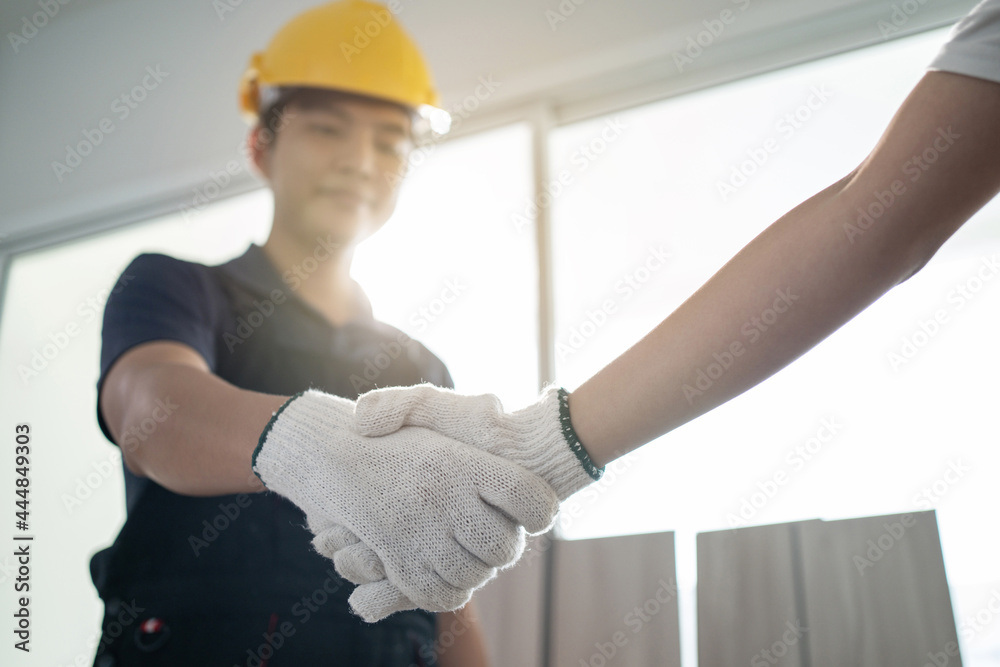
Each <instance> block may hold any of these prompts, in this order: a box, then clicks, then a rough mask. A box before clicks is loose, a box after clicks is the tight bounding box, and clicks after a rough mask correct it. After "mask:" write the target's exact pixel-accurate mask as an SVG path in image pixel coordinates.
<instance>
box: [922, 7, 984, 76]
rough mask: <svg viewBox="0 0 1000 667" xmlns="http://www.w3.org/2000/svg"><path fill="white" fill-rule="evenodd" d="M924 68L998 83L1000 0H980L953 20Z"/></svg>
mask: <svg viewBox="0 0 1000 667" xmlns="http://www.w3.org/2000/svg"><path fill="white" fill-rule="evenodd" d="M927 69H929V70H942V71H945V72H955V73H958V74H965V75H967V76H974V77H976V78H979V79H987V80H989V81H996V82H998V83H1000V0H983V1H982V2H980V3H979V4H978V5H976V6H975V7H973V8H972V11H971V12H969V13H968V14H967V15H966V16H965V17H964V18H963V19H962V20H961V21H959V22H958V23H956V24H955V26H954V27H953V28H952V29H951V32H949V33H948V39H947V41H946V42H945V43H944V45H942V47H941V50H940V51H938V53H937V55H936V56H934V59H933V60H932V61H931V63H930V65H928V66H927Z"/></svg>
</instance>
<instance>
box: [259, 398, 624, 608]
mask: <svg viewBox="0 0 1000 667" xmlns="http://www.w3.org/2000/svg"><path fill="white" fill-rule="evenodd" d="M252 465H253V470H254V472H255V473H256V474H257V476H258V477H259V478H260V479H261V481H262V482H263V483H264V484H265V485H266V486H267V488H268V489H270V490H272V491H274V492H276V493H279V494H281V495H282V496H284V497H286V498H288V499H289V500H290V501H292V502H293V503H295V504H296V505H297V506H298V507H299V508H300V509H302V511H303V512H305V515H306V521H307V524H308V526H309V530H310V531H312V533H313V534H314V535H315V537H314V539H313V546H314V547H315V548H316V550H317V551H318V552H319V553H321V554H323V555H324V556H326V557H328V558H330V559H332V560H333V562H334V566H335V567H336V569H337V572H338V573H339V574H340V575H341V576H342V577H344V578H345V579H347V580H348V581H350V582H351V583H354V584H357V585H358V587H357V588H356V589H355V590H354V592H353V593H352V594H351V597H350V604H351V608H352V609H353V610H354V612H355V613H357V614H358V615H359V616H361V617H362V618H363V619H364V620H365V621H367V622H369V623H373V622H375V621H378V620H381V619H382V618H385V617H386V616H388V615H390V614H392V613H394V612H397V611H403V610H406V609H416V608H422V609H427V610H429V611H439V612H440V611H451V610H454V609H458V608H459V607H462V606H463V605H465V603H466V602H468V601H469V599H470V598H471V597H472V593H473V591H474V590H476V589H477V588H480V587H481V586H483V585H484V584H486V583H487V582H488V581H490V580H491V579H492V578H493V577H495V576H496V574H497V571H498V570H499V569H503V568H506V567H510V566H511V565H513V564H514V563H515V562H517V560H518V558H520V557H521V554H522V553H523V551H524V546H525V535H526V534H538V533H543V532H545V531H547V530H548V529H549V528H551V527H552V524H553V522H554V521H555V517H556V514H557V512H558V511H559V503H560V502H561V501H562V500H565V499H566V498H568V497H569V496H570V495H572V494H573V493H575V492H576V491H578V490H580V489H582V488H583V487H585V486H587V485H589V484H590V483H591V482H593V481H595V480H597V479H600V477H601V475H602V473H603V472H604V469H603V468H598V467H597V466H595V465H594V463H593V462H592V461H591V460H590V457H589V456H588V454H587V452H586V451H585V450H584V449H583V447H582V445H581V444H580V442H579V440H578V439H577V437H576V435H575V433H574V431H573V427H572V425H571V423H570V420H569V402H568V397H567V393H566V391H565V390H564V389H561V388H558V387H555V386H550V387H547V388H546V389H545V390H544V391H543V392H542V394H541V397H540V398H539V400H538V401H537V402H536V403H534V404H533V405H530V406H528V407H526V408H524V409H523V410H518V411H516V412H512V413H505V412H504V411H503V406H502V405H501V404H500V401H499V399H497V397H496V396H493V395H490V394H486V395H481V396H463V395H460V394H456V393H455V392H453V391H451V390H448V389H441V388H439V387H436V386H433V385H429V384H422V385H416V386H413V387H391V388H387V389H378V390H375V391H371V392H368V393H367V394H364V395H362V396H361V397H360V398H359V399H358V400H357V402H355V401H351V400H348V399H345V398H340V397H338V396H333V395H331V394H326V393H323V392H321V391H318V390H314V389H310V390H308V391H304V392H300V393H299V394H296V395H295V396H293V397H292V398H291V399H289V400H288V401H287V402H286V403H285V404H284V405H283V406H282V407H281V408H280V409H279V410H278V411H277V412H276V413H275V414H274V416H273V417H272V418H271V420H270V421H269V422H268V424H267V427H266V428H265V429H264V431H263V432H262V433H261V436H260V442H259V444H258V445H257V448H256V450H254V453H253V459H252Z"/></svg>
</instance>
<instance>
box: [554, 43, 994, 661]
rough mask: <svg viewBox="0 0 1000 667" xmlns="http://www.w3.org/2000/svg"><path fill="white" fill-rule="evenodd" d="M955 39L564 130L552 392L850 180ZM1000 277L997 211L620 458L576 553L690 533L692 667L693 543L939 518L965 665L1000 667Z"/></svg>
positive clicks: (557, 142)
mask: <svg viewBox="0 0 1000 667" xmlns="http://www.w3.org/2000/svg"><path fill="white" fill-rule="evenodd" d="M943 39H944V33H943V32H942V31H935V32H932V33H927V34H925V35H921V36H918V37H913V38H909V39H907V40H903V41H899V42H894V43H891V44H887V45H882V46H879V47H876V48H869V49H865V50H863V51H858V52H853V53H850V54H846V55H842V56H838V57H834V58H829V59H826V60H823V61H820V62H815V63H810V64H807V65H803V66H799V67H795V68H791V69H787V70H783V71H780V72H776V73H772V74H769V75H766V76H759V77H754V78H752V79H748V80H745V81H741V82H739V83H735V84H731V85H727V86H722V87H719V88H716V89H712V90H708V91H704V92H700V93H697V94H693V95H689V96H685V97H683V98H678V99H674V100H669V101H666V102H663V103H658V104H652V105H648V106H644V107H642V108H637V109H633V110H630V111H628V112H624V113H619V114H615V115H613V116H610V117H607V118H598V119H594V120H591V121H588V122H584V123H579V124H575V125H572V126H568V127H563V128H560V129H559V130H557V131H556V132H554V133H553V135H552V138H551V146H552V174H551V175H550V177H551V178H553V179H554V178H556V177H557V176H559V175H560V174H563V180H564V181H566V182H567V183H568V185H567V186H566V187H565V189H564V191H563V192H562V193H561V194H560V195H559V196H558V197H557V198H556V199H555V201H554V204H553V218H554V242H553V248H554V252H555V258H554V262H555V282H556V291H555V306H556V361H557V371H558V372H557V376H558V380H559V381H560V382H561V383H564V384H566V385H567V386H570V387H573V386H576V385H578V384H580V383H581V382H583V381H584V380H585V379H587V378H588V377H590V376H591V375H593V374H594V373H595V372H597V371H598V370H600V368H601V367H603V366H604V365H605V364H606V363H608V362H609V361H611V360H612V359H613V358H614V357H616V356H617V355H618V354H620V353H621V352H622V351H624V350H625V349H626V348H627V347H628V346H629V345H631V344H632V343H634V342H635V341H636V340H638V339H639V338H640V337H642V336H643V335H645V334H646V333H647V332H648V331H649V330H650V329H652V328H653V327H654V326H655V325H656V324H657V323H659V322H660V321H661V320H662V319H663V318H664V317H665V316H666V315H668V314H669V313H670V312H671V311H672V310H674V309H675V308H676V307H677V306H679V305H680V304H681V303H682V302H683V301H684V300H685V299H686V298H687V297H688V296H690V295H691V294H692V293H693V292H694V291H695V290H696V289H697V288H698V287H699V286H700V285H701V284H702V283H704V282H705V281H706V280H707V279H708V278H709V277H710V276H711V275H712V274H713V273H714V272H715V271H717V270H718V269H719V268H720V267H721V266H722V265H723V264H724V263H725V262H726V261H727V260H728V259H729V258H730V257H731V256H732V255H734V254H735V253H736V252H737V251H738V250H739V249H740V248H741V247H742V246H743V245H745V244H746V243H747V242H749V241H750V240H751V239H752V238H753V237H754V236H756V235H757V234H758V233H760V232H761V231H762V230H763V229H764V228H765V227H767V226H768V225H769V224H770V223H772V222H773V221H775V220H777V219H778V218H779V217H780V216H781V215H783V214H784V213H786V212H787V211H788V210H789V209H791V208H793V207H794V206H796V205H797V204H798V203H800V202H802V201H804V200H805V199H807V198H808V197H810V196H812V195H813V194H815V193H816V192H818V191H820V190H822V189H823V188H825V187H826V186H828V185H830V184H832V183H833V182H835V181H837V180H839V179H840V178H842V177H843V176H844V175H846V174H847V173H848V172H849V171H850V170H851V169H853V168H854V167H855V166H856V165H857V164H858V163H859V162H860V161H861V160H862V159H863V158H864V157H865V156H866V155H867V154H868V152H869V151H870V150H871V149H872V147H873V146H874V145H875V142H876V141H877V139H878V138H879V136H880V135H881V133H882V131H883V129H884V128H885V126H886V125H887V124H888V122H889V120H890V118H891V117H892V114H893V113H894V112H895V110H896V109H897V108H898V107H899V105H900V104H901V102H902V101H903V99H904V98H905V96H906V94H907V93H908V92H909V91H910V90H911V89H912V87H913V85H914V84H915V83H916V82H917V80H918V79H919V78H920V76H921V75H922V73H923V70H924V67H926V63H927V62H929V61H930V59H931V58H932V56H933V55H934V53H935V52H936V50H937V48H938V47H939V45H940V44H941V42H942V41H943ZM567 175H568V176H567ZM994 260H1000V201H994V202H993V203H992V204H990V205H989V206H987V207H986V208H985V209H984V210H982V211H981V212H980V213H979V214H978V215H977V216H976V217H975V218H974V219H973V220H971V221H970V222H968V223H967V224H966V226H965V227H963V228H962V229H961V230H960V231H959V232H958V233H957V234H956V235H955V236H954V237H953V238H952V239H951V240H949V242H948V243H947V244H946V245H945V246H944V247H943V248H942V249H941V250H940V251H939V253H938V255H937V256H936V257H935V258H934V259H933V260H932V262H931V263H930V264H929V265H928V266H927V267H926V268H924V269H923V270H922V271H921V272H920V273H919V274H918V275H917V276H916V277H914V278H912V279H911V280H909V281H907V282H906V283H904V284H903V285H901V286H899V287H897V288H896V289H894V290H893V291H892V292H890V293H889V294H888V295H887V296H885V297H884V298H883V299H882V300H880V301H879V302H878V303H876V304H874V305H873V306H872V307H870V308H869V309H868V310H867V311H865V312H864V313H862V314H860V315H859V316H858V317H856V318H855V319H854V320H852V321H851V322H850V323H848V324H847V325H846V326H844V327H843V328H842V329H841V330H840V331H838V332H836V333H835V334H834V335H832V336H830V337H829V338H828V339H827V340H825V341H824V342H822V343H821V344H820V345H819V346H818V347H817V348H815V349H814V350H812V351H811V352H809V353H808V354H806V355H805V356H804V357H802V358H801V359H799V360H798V361H796V362H795V363H793V364H792V365H790V366H789V367H788V368H786V369H785V370H783V371H781V372H779V373H778V374H777V375H775V376H774V377H772V378H771V379H769V380H768V381H766V382H764V383H763V384H761V385H760V386H758V387H756V388H754V389H752V390H751V391H749V392H747V393H746V394H744V395H742V396H740V397H738V398H736V399H734V400H732V401H730V402H729V403H727V404H725V405H723V406H721V407H719V408H718V409H716V410H714V411H713V412H711V413H709V414H707V415H705V416H703V417H702V418H700V419H698V420H695V421H693V422H691V423H689V424H687V425H685V426H683V427H681V428H679V429H677V430H676V431H674V432H672V433H670V434H668V435H666V436H665V437H663V438H661V439H660V440H658V441H657V442H655V443H653V444H650V445H648V446H647V447H645V448H643V449H641V450H639V451H638V452H635V453H634V454H633V455H631V456H630V457H626V458H625V459H623V460H622V461H620V462H619V463H618V464H617V470H618V472H617V473H616V472H615V467H613V468H612V474H611V475H609V476H608V479H607V480H606V481H602V482H601V483H600V486H599V487H598V488H599V489H600V491H601V493H598V494H594V493H589V494H586V495H584V494H581V495H580V496H578V497H577V498H576V499H575V500H573V501H571V502H574V503H576V504H577V505H578V506H579V507H578V509H577V510H576V512H578V514H576V515H574V514H571V513H568V512H566V511H564V512H563V520H562V523H561V533H562V536H563V537H566V538H584V537H596V536H601V535H614V534H626V533H637V532H651V531H660V530H673V531H676V538H677V562H678V576H679V580H680V583H681V590H680V601H681V606H682V651H683V657H684V660H685V664H688V665H693V664H695V656H696V642H695V634H694V630H695V629H694V618H695V617H694V595H695V593H694V585H695V579H696V573H695V541H694V538H695V534H696V533H697V532H701V531H708V530H718V529H723V528H729V527H732V526H736V525H758V524H769V523H780V522H786V521H797V520H803V519H814V518H823V519H840V518H849V517H862V516H872V515H879V514H890V513H897V512H908V511H920V510H926V509H931V508H935V509H936V510H937V514H938V521H939V525H940V532H941V541H942V547H943V551H944V556H945V563H946V567H947V573H948V578H949V584H950V585H951V588H952V594H953V603H954V606H955V611H956V618H957V622H958V627H959V633H960V636H961V637H962V638H963V647H962V648H963V657H964V658H965V659H966V664H968V665H986V664H1000V663H997V658H996V656H997V655H1000V653H998V652H997V648H998V646H1000V639H998V628H1000V619H998V620H997V621H995V622H992V624H991V623H989V622H987V623H983V622H982V620H983V619H986V620H987V621H992V620H993V617H994V616H996V614H993V613H992V612H988V611H987V612H986V613H980V612H981V611H983V610H988V607H987V603H988V602H989V601H990V599H991V596H993V595H995V594H996V592H997V591H1000V568H998V566H997V563H1000V539H998V528H997V523H996V508H997V503H996V491H995V488H996V479H997V471H1000V448H998V447H997V445H996V438H995V437H994V436H993V435H992V434H993V433H994V432H995V428H994V422H993V410H994V409H995V405H996V402H997V401H998V400H1000V393H998V391H997V388H996V383H995V381H994V379H995V378H996V377H997V376H998V374H1000V354H998V353H997V350H996V340H997V332H998V330H1000V276H997V269H998V268H1000V265H998V264H997V263H996V262H995V261H994ZM994 277H996V279H993V278H994ZM776 476H777V479H779V480H785V481H784V482H783V483H781V484H777V483H775V481H774V480H775V479H776ZM998 597H1000V594H998ZM994 606H995V603H994ZM977 613H980V620H979V621H969V620H968V619H973V618H974V617H975V616H976V615H977ZM987 617H989V618H987ZM979 627H981V628H982V629H981V630H974V631H973V629H974V628H979Z"/></svg>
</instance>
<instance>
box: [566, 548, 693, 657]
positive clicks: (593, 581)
mask: <svg viewBox="0 0 1000 667" xmlns="http://www.w3.org/2000/svg"><path fill="white" fill-rule="evenodd" d="M555 546H556V549H555V559H554V572H553V578H554V579H553V600H552V619H553V623H552V653H551V663H550V664H551V665H552V667H580V666H581V664H582V665H592V666H596V665H605V664H607V665H615V666H616V667H644V666H647V665H648V666H649V667H653V666H656V667H674V666H679V665H680V628H679V625H678V606H677V579H676V568H675V564H674V535H673V533H653V534H647V535H627V536H622V537H608V538H601V539H594V540H576V541H567V542H564V541H559V542H556V543H555ZM581 661H582V662H581Z"/></svg>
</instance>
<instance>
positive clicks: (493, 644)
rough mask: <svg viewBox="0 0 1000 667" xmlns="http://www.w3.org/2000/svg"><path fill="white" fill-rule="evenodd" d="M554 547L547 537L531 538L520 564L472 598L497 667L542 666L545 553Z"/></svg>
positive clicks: (505, 572)
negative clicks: (504, 666)
mask: <svg viewBox="0 0 1000 667" xmlns="http://www.w3.org/2000/svg"><path fill="white" fill-rule="evenodd" d="M551 545H552V540H551V539H550V537H549V536H548V535H541V536H539V537H533V538H528V546H527V548H526V550H525V552H524V555H523V556H522V557H521V560H519V561H518V563H517V565H515V566H514V567H513V568H511V569H509V570H504V571H503V572H501V573H500V575H499V576H498V577H497V578H496V579H494V580H493V581H491V582H490V583H488V584H486V586H484V587H483V588H482V589H480V590H479V591H477V592H476V594H475V596H474V598H473V599H474V600H475V602H476V606H477V608H478V610H479V620H480V623H481V625H482V627H483V633H484V634H485V635H486V643H487V647H488V648H489V652H490V657H491V659H492V664H493V665H496V666H497V667H502V666H503V665H520V666H523V667H542V642H543V632H544V629H545V626H544V623H543V618H542V611H543V610H542V603H543V595H544V592H545V588H544V583H545V552H546V551H547V550H548V549H550V548H551Z"/></svg>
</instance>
